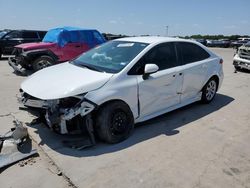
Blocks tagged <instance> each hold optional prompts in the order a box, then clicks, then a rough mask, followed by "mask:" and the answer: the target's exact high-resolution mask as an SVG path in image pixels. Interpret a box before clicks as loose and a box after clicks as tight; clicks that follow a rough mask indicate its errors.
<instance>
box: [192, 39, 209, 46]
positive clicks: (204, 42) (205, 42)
mask: <svg viewBox="0 0 250 188" xmlns="http://www.w3.org/2000/svg"><path fill="white" fill-rule="evenodd" d="M194 40H195V41H197V42H199V43H201V44H203V45H204V46H206V45H207V40H206V39H194Z"/></svg>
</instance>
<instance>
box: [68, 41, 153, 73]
mask: <svg viewBox="0 0 250 188" xmlns="http://www.w3.org/2000/svg"><path fill="white" fill-rule="evenodd" d="M147 45H148V44H145V43H139V42H126V41H110V42H107V43H105V44H103V45H101V46H98V47H96V48H94V49H92V50H89V51H87V52H85V53H84V54H82V55H81V56H80V57H78V58H77V59H75V60H73V61H72V63H73V64H75V65H78V66H83V67H87V68H90V69H94V70H97V71H100V72H107V73H118V72H119V71H121V70H122V69H123V68H124V67H125V66H126V65H128V64H129V63H130V62H131V61H132V60H133V59H134V58H135V57H136V56H137V55H138V54H139V53H140V52H141V51H142V50H143V49H144V48H145V47H146V46H147Z"/></svg>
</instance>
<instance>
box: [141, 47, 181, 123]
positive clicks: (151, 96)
mask: <svg viewBox="0 0 250 188" xmlns="http://www.w3.org/2000/svg"><path fill="white" fill-rule="evenodd" d="M140 61H143V64H144V65H145V64H156V65H158V67H159V71H158V72H156V73H154V74H151V75H150V76H149V77H148V78H147V79H143V77H142V76H138V79H137V80H138V89H139V103H140V117H141V118H145V117H147V116H150V115H154V114H157V113H160V112H161V111H164V110H166V109H167V108H169V107H171V106H174V105H177V104H179V103H180V97H181V89H182V82H183V74H182V71H181V69H182V67H181V66H179V65H180V64H179V63H178V60H177V54H176V50H175V45H174V43H165V44H161V45H158V46H156V47H154V48H153V49H151V50H150V51H149V52H148V53H147V54H146V55H145V56H144V57H143V58H142V59H141V60H140Z"/></svg>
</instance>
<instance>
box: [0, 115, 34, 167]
mask: <svg viewBox="0 0 250 188" xmlns="http://www.w3.org/2000/svg"><path fill="white" fill-rule="evenodd" d="M15 124H16V127H15V128H14V129H12V130H11V131H9V132H7V133H6V134H4V136H0V169H1V168H3V167H5V166H8V165H10V164H13V163H15V162H18V161H20V160H22V159H25V158H27V157H30V156H32V155H34V154H36V153H37V151H36V150H34V149H32V144H31V140H30V139H29V138H28V131H27V128H26V127H23V126H22V124H21V123H20V122H19V121H17V120H15Z"/></svg>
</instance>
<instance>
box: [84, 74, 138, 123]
mask: <svg viewBox="0 0 250 188" xmlns="http://www.w3.org/2000/svg"><path fill="white" fill-rule="evenodd" d="M85 98H86V99H88V100H90V101H92V102H94V103H95V104H97V105H98V106H101V105H102V104H104V103H106V102H109V101H112V100H121V101H123V102H125V103H126V104H127V105H128V106H129V107H130V110H131V111H132V113H133V115H134V117H135V118H137V117H138V116H139V106H138V104H139V101H138V88H137V79H136V78H135V77H133V78H132V77H131V78H130V79H127V80H126V81H121V82H117V83H116V84H115V83H114V82H113V84H111V83H107V85H104V86H103V87H102V88H99V89H97V90H94V91H91V92H89V93H87V94H86V95H85Z"/></svg>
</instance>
